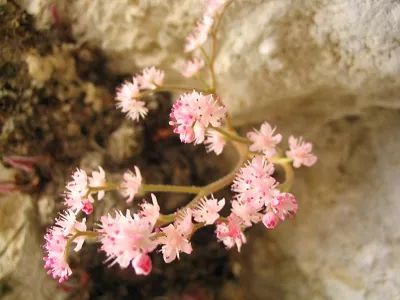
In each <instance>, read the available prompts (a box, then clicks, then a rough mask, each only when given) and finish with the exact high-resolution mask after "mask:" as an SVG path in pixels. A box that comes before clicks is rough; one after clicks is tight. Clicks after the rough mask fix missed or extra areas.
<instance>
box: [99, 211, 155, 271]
mask: <svg viewBox="0 0 400 300" xmlns="http://www.w3.org/2000/svg"><path fill="white" fill-rule="evenodd" d="M100 227H101V228H100V229H99V230H98V231H99V232H100V234H101V236H100V242H101V250H103V251H104V252H105V253H106V255H107V257H108V258H107V261H112V263H111V265H113V264H116V263H117V264H119V265H120V266H121V268H126V267H128V266H129V264H130V263H131V262H132V260H134V259H135V258H136V257H137V256H139V255H141V254H143V253H148V252H151V251H153V250H154V248H155V247H156V246H157V244H156V243H155V242H154V241H153V240H152V238H151V234H152V231H153V226H152V225H151V224H149V222H148V221H147V220H146V219H144V218H141V217H139V215H136V214H134V215H133V216H132V215H131V214H130V212H129V211H127V212H126V215H123V214H122V213H121V212H120V211H116V213H115V217H112V216H111V215H107V216H103V217H101V219H100Z"/></svg>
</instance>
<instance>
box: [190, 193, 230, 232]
mask: <svg viewBox="0 0 400 300" xmlns="http://www.w3.org/2000/svg"><path fill="white" fill-rule="evenodd" d="M224 206H225V199H224V198H222V199H221V200H219V201H218V199H216V198H214V196H213V195H211V198H207V197H204V198H203V199H202V201H201V202H200V204H199V205H198V206H197V207H196V209H195V210H194V211H193V216H194V220H195V221H196V222H199V223H204V224H205V225H211V224H214V222H215V221H216V220H218V218H219V212H220V210H221V209H222V208H223V207H224Z"/></svg>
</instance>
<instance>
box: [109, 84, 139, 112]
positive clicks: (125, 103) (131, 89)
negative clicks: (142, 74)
mask: <svg viewBox="0 0 400 300" xmlns="http://www.w3.org/2000/svg"><path fill="white" fill-rule="evenodd" d="M139 97H140V88H139V82H138V81H137V79H136V78H133V79H132V82H130V81H125V82H124V83H123V84H121V85H120V86H119V87H118V88H117V93H116V95H115V99H116V100H117V101H119V103H118V104H117V106H118V107H119V108H129V103H130V101H132V100H135V99H137V98H139Z"/></svg>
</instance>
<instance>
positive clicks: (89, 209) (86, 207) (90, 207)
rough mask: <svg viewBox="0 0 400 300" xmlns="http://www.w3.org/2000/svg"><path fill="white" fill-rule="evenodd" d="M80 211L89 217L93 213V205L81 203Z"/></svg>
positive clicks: (87, 202) (86, 202)
mask: <svg viewBox="0 0 400 300" xmlns="http://www.w3.org/2000/svg"><path fill="white" fill-rule="evenodd" d="M82 211H83V212H84V213H85V214H87V215H90V214H91V213H92V212H93V204H92V203H90V202H89V201H85V202H84V203H83V207H82Z"/></svg>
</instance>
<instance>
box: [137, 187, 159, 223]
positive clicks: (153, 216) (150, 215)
mask: <svg viewBox="0 0 400 300" xmlns="http://www.w3.org/2000/svg"><path fill="white" fill-rule="evenodd" d="M151 200H152V202H153V203H152V204H150V203H147V202H144V203H143V204H142V205H141V208H142V210H141V212H140V216H141V218H142V219H145V220H147V221H148V222H149V223H150V224H151V226H154V225H155V224H156V222H157V220H158V218H159V217H160V206H159V205H158V202H157V198H156V196H155V195H154V194H151Z"/></svg>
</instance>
